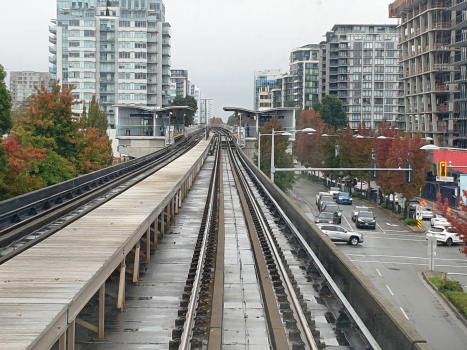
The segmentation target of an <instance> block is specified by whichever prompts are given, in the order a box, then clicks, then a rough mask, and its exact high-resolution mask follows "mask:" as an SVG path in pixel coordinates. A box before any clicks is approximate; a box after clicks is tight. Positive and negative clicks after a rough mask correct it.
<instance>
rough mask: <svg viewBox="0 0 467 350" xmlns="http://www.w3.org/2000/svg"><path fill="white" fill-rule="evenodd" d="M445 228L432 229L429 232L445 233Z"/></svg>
mask: <svg viewBox="0 0 467 350" xmlns="http://www.w3.org/2000/svg"><path fill="white" fill-rule="evenodd" d="M443 231H444V228H439V227H432V228H431V229H430V231H429V232H443Z"/></svg>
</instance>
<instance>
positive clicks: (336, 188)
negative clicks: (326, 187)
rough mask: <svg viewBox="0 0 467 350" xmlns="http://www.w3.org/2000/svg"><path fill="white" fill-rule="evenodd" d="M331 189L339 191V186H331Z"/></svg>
mask: <svg viewBox="0 0 467 350" xmlns="http://www.w3.org/2000/svg"><path fill="white" fill-rule="evenodd" d="M331 191H339V187H331Z"/></svg>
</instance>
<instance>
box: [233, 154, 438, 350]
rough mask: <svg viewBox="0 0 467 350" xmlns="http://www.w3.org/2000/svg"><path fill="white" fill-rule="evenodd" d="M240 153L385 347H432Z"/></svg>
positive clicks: (394, 349) (398, 349) (391, 349)
mask: <svg viewBox="0 0 467 350" xmlns="http://www.w3.org/2000/svg"><path fill="white" fill-rule="evenodd" d="M240 153H241V154H242V157H243V159H244V160H245V161H246V162H247V163H248V164H249V166H250V167H251V169H252V170H253V172H254V173H255V174H256V176H257V177H258V178H259V179H260V181H261V182H262V183H263V185H264V186H265V187H266V189H267V190H268V191H269V193H270V194H271V195H272V196H273V198H274V199H275V200H276V202H277V203H278V204H279V206H280V207H281V208H282V210H283V211H284V212H285V214H286V215H287V216H288V217H289V219H290V220H291V222H292V223H293V224H294V225H295V227H296V228H297V230H298V231H299V232H300V233H301V234H302V236H303V237H304V238H305V240H306V241H307V243H308V245H309V246H310V248H311V249H312V250H313V251H314V253H315V254H316V256H317V257H318V258H319V259H320V261H321V263H322V264H323V265H324V266H325V268H326V269H327V271H328V273H329V274H330V275H331V276H332V278H333V279H334V281H335V282H336V284H337V285H338V286H339V288H340V289H341V291H342V292H343V294H344V295H345V297H346V298H347V300H348V301H349V302H350V304H351V305H352V306H353V308H354V309H355V311H356V312H357V314H358V315H359V316H360V318H361V319H362V321H363V322H364V323H365V325H366V326H367V328H368V330H369V331H370V332H371V334H372V335H373V337H374V338H375V339H376V341H377V342H378V343H379V344H380V346H381V348H382V349H384V350H401V349H404V350H412V349H423V350H429V349H432V347H431V346H430V345H429V344H427V343H426V340H425V339H423V338H422V336H421V335H420V334H419V333H418V332H417V331H416V330H415V328H414V327H413V326H412V325H411V324H410V323H409V322H408V321H407V320H406V319H405V317H404V316H403V315H402V314H401V312H400V311H398V310H396V309H395V308H394V307H393V306H392V304H391V303H390V302H389V301H387V300H386V299H385V298H384V296H383V295H382V294H381V293H380V292H379V291H378V290H377V289H376V287H374V286H373V284H372V283H371V282H370V280H369V279H368V278H367V277H365V276H364V275H363V274H362V273H361V272H360V271H359V270H358V268H357V267H356V266H355V265H354V264H353V263H352V262H351V261H350V260H349V259H348V258H347V257H346V256H345V255H344V254H343V253H342V252H340V251H339V249H338V248H337V247H336V245H335V244H334V243H333V242H331V241H330V240H329V238H328V237H326V236H325V235H324V234H323V233H321V231H320V230H319V229H318V228H317V227H316V225H315V224H314V223H313V222H312V221H311V220H310V219H309V218H308V217H307V216H306V215H305V214H304V213H303V212H302V211H301V209H300V208H299V207H298V206H297V205H295V203H294V202H293V201H292V200H291V199H290V198H289V197H288V196H287V195H286V194H285V193H284V192H282V191H281V190H280V189H279V187H277V186H276V185H275V184H273V183H272V182H271V181H270V179H269V178H268V177H267V176H265V175H264V174H263V173H262V172H261V171H260V170H259V169H258V168H257V167H256V166H255V165H254V164H253V163H252V162H251V161H250V160H249V158H248V157H247V156H246V155H245V154H243V153H242V152H240Z"/></svg>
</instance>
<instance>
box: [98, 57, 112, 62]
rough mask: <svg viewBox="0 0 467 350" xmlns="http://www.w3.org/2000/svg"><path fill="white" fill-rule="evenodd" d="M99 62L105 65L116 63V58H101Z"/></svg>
mask: <svg viewBox="0 0 467 350" xmlns="http://www.w3.org/2000/svg"><path fill="white" fill-rule="evenodd" d="M99 62H103V63H115V58H107V57H102V56H101V57H100V58H99Z"/></svg>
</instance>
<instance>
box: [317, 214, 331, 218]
mask: <svg viewBox="0 0 467 350" xmlns="http://www.w3.org/2000/svg"><path fill="white" fill-rule="evenodd" d="M318 218H321V219H333V218H334V214H333V213H321V214H319V216H318Z"/></svg>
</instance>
